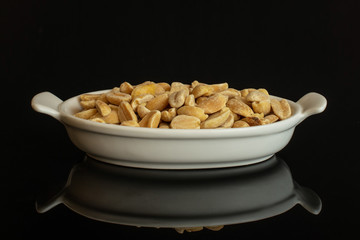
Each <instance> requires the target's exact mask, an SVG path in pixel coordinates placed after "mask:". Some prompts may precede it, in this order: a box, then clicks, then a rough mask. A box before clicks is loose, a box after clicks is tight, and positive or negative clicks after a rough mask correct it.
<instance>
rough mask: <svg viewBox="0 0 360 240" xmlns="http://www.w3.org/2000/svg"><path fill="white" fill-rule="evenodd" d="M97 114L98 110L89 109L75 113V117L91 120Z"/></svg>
mask: <svg viewBox="0 0 360 240" xmlns="http://www.w3.org/2000/svg"><path fill="white" fill-rule="evenodd" d="M96 113H97V110H96V108H92V109H87V110H84V111H81V112H78V113H75V115H74V116H75V117H78V118H83V119H89V118H91V117H92V116H94V115H95V114H96Z"/></svg>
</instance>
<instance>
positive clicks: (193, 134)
mask: <svg viewBox="0 0 360 240" xmlns="http://www.w3.org/2000/svg"><path fill="white" fill-rule="evenodd" d="M105 91H108V90H105ZM100 92H104V91H99V92H94V93H100ZM272 97H273V98H277V97H274V96H272ZM288 101H289V100H288ZM289 103H290V105H291V108H292V116H291V117H290V118H288V119H286V120H283V121H279V122H275V123H272V124H268V125H262V126H256V127H249V128H236V129H235V128H231V129H192V130H188V129H151V128H135V127H125V126H118V125H112V124H102V123H97V122H92V121H88V120H84V119H80V118H77V117H74V116H73V114H74V113H75V112H78V111H79V110H80V109H81V106H80V104H79V97H78V96H76V97H73V98H70V99H68V100H66V101H64V102H63V101H62V100H60V99H59V98H57V97H56V96H54V95H53V94H51V93H49V92H43V93H39V94H38V95H36V96H34V98H33V100H32V107H33V108H34V110H36V111H38V112H41V113H45V114H48V115H50V116H52V117H54V118H56V119H57V120H59V121H60V122H62V123H63V124H64V125H65V127H66V130H67V132H68V135H69V137H70V139H71V140H72V142H73V143H74V144H75V145H76V146H77V147H78V148H80V149H81V150H83V151H84V152H86V153H87V154H88V155H89V156H91V157H93V158H95V159H97V160H101V161H105V162H108V163H112V164H117V165H124V166H132V167H142V168H163V169H195V168H216V167H229V166H240V165H247V164H252V163H256V162H260V161H263V160H265V159H268V158H270V157H271V156H272V155H273V154H274V153H276V152H278V151H280V150H281V149H282V148H283V147H285V146H286V145H287V143H288V142H289V141H290V139H291V137H292V134H293V132H294V129H295V127H296V126H297V125H298V124H299V123H300V122H301V121H303V120H304V119H305V118H307V117H308V116H310V115H312V114H316V113H320V112H322V111H323V110H324V109H325V107H326V99H325V98H324V97H323V96H322V95H320V94H317V93H309V94H307V95H305V96H304V97H302V98H301V99H300V100H299V101H297V102H296V103H295V102H292V101H289Z"/></svg>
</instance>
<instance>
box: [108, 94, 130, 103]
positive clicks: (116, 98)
mask: <svg viewBox="0 0 360 240" xmlns="http://www.w3.org/2000/svg"><path fill="white" fill-rule="evenodd" d="M106 99H107V100H108V101H109V103H112V104H115V105H119V104H120V103H121V102H122V101H126V102H130V100H131V95H129V94H127V93H122V92H114V91H111V92H109V93H107V94H106Z"/></svg>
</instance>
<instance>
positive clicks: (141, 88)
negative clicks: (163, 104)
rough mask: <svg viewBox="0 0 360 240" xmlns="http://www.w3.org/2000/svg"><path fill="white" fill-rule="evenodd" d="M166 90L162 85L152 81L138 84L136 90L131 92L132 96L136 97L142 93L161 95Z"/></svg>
mask: <svg viewBox="0 0 360 240" xmlns="http://www.w3.org/2000/svg"><path fill="white" fill-rule="evenodd" d="M164 92H165V90H164V88H163V87H162V86H160V85H158V84H156V83H153V82H150V83H147V84H140V85H137V86H136V87H135V88H134V90H133V91H132V92H131V97H132V98H136V97H138V96H141V95H146V94H151V95H159V94H162V93H164Z"/></svg>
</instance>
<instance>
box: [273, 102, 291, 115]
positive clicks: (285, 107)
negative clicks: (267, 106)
mask: <svg viewBox="0 0 360 240" xmlns="http://www.w3.org/2000/svg"><path fill="white" fill-rule="evenodd" d="M270 103H271V108H272V110H273V112H274V114H275V115H276V116H278V117H279V118H280V120H284V119H287V118H289V117H290V116H291V107H290V104H289V103H288V101H286V100H285V99H281V100H280V101H279V100H276V99H271V102H270Z"/></svg>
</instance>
